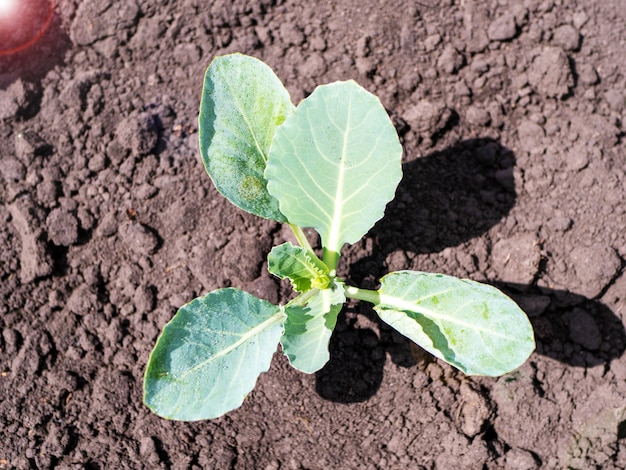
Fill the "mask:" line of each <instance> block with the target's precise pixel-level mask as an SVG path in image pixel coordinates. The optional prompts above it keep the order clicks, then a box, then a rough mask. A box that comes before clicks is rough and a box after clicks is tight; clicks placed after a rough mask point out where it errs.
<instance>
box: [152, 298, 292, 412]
mask: <svg viewBox="0 0 626 470" xmlns="http://www.w3.org/2000/svg"><path fill="white" fill-rule="evenodd" d="M284 319H285V314H284V313H283V311H282V309H281V308H280V307H277V306H275V305H272V304H271V303H269V302H266V301H264V300H260V299H257V298H256V297H254V296H253V295H251V294H248V293H246V292H243V291H240V290H238V289H220V290H216V291H213V292H211V293H209V294H207V295H205V296H203V297H198V298H197V299H194V300H192V301H191V302H190V303H188V304H187V305H184V306H183V307H181V308H180V310H178V313H177V314H176V315H175V316H174V318H173V319H172V320H171V321H170V322H169V323H168V324H167V325H165V327H164V328H163V332H162V333H161V336H160V337H159V339H158V341H157V344H156V346H155V348H154V350H153V351H152V354H151V355H150V359H149V361H148V367H147V369H146V375H145V378H144V403H145V404H146V405H147V406H148V407H149V408H150V409H151V410H152V411H153V412H154V413H156V414H158V415H159V416H162V417H164V418H168V419H177V420H183V421H195V420H200V419H210V418H217V417H218V416H221V415H223V414H224V413H227V412H228V411H231V410H233V409H235V408H237V407H239V406H240V405H241V404H242V403H243V400H244V398H245V397H246V395H247V394H248V393H249V392H250V391H251V390H252V389H253V388H254V385H255V384H256V380H257V377H258V376H259V375H260V374H261V373H262V372H266V371H267V370H268V369H269V366H270V362H271V360H272V355H273V354H274V352H275V351H276V346H277V345H278V342H279V339H280V336H281V335H282V333H283V321H284Z"/></svg>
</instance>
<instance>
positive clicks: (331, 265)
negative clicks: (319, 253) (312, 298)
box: [322, 248, 339, 276]
mask: <svg viewBox="0 0 626 470" xmlns="http://www.w3.org/2000/svg"><path fill="white" fill-rule="evenodd" d="M322 260H323V261H324V264H325V265H326V266H328V269H329V270H330V275H331V276H334V275H335V272H336V270H337V263H338V262H339V253H335V252H334V251H330V250H327V249H326V248H324V254H323V258H322Z"/></svg>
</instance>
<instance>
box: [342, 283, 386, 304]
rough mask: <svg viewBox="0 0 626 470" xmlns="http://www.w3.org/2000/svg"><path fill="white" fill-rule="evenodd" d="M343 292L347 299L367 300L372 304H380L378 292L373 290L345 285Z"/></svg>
mask: <svg viewBox="0 0 626 470" xmlns="http://www.w3.org/2000/svg"><path fill="white" fill-rule="evenodd" d="M344 293H345V294H346V297H348V298H349V299H358V300H364V301H365V302H369V303H371V304H374V305H378V304H380V294H379V293H378V292H377V291H375V290H369V289H359V288H358V287H352V286H346V287H345V290H344Z"/></svg>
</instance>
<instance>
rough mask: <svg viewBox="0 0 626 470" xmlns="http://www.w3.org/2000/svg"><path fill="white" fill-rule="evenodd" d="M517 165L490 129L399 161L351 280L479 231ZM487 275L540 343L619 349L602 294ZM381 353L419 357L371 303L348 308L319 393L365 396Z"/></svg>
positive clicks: (607, 352) (572, 357)
mask: <svg viewBox="0 0 626 470" xmlns="http://www.w3.org/2000/svg"><path fill="white" fill-rule="evenodd" d="M514 166H515V155H514V154H513V152H512V151H511V150H509V149H507V148H505V147H503V146H502V145H500V144H499V143H498V142H496V141H495V140H493V139H489V138H479V139H470V140H466V141H462V142H460V143H459V144H457V145H455V146H452V147H449V148H447V149H444V150H441V151H436V152H433V153H431V154H429V155H427V156H424V157H421V158H418V159H416V160H413V161H410V162H409V163H406V164H404V168H403V172H404V176H403V179H402V181H401V183H400V185H399V187H398V190H397V192H396V198H395V199H394V201H393V202H391V203H390V204H389V205H388V207H387V210H386V214H385V217H384V218H383V220H381V221H380V222H379V223H378V224H376V226H375V227H374V228H373V229H372V230H371V231H370V233H369V234H368V236H367V238H371V239H372V240H373V250H372V254H371V255H370V256H367V257H364V258H362V259H359V260H358V261H356V262H354V263H353V264H352V265H351V266H350V270H349V279H348V282H349V283H354V284H355V285H358V286H361V287H365V288H370V289H375V288H377V284H376V283H377V282H378V281H377V280H378V279H379V278H380V277H381V276H382V275H384V274H385V273H386V272H385V271H384V269H385V261H386V259H387V256H388V255H389V254H391V253H393V252H395V251H397V250H402V251H404V252H411V253H415V254H420V253H421V254H425V253H436V252H439V251H441V250H443V249H445V248H447V247H454V246H457V245H459V244H461V243H464V242H466V241H468V240H470V239H472V238H474V237H477V236H480V235H482V234H484V233H485V232H486V231H488V230H489V229H490V228H491V227H493V226H494V225H496V224H497V223H498V222H500V221H501V220H502V218H503V217H504V216H506V215H507V214H508V213H509V211H510V210H511V208H512V207H513V206H514V204H515V200H516V193H515V182H514V177H513V170H514ZM493 284H494V285H495V286H496V287H498V288H499V289H501V290H503V291H504V292H505V293H506V294H508V295H509V296H511V297H512V298H513V299H514V300H516V301H517V302H518V303H519V304H520V306H521V307H522V308H523V309H524V311H525V312H526V313H527V314H528V315H529V318H530V320H531V323H532V325H533V328H534V330H535V337H536V341H537V352H538V353H541V354H544V355H546V356H549V357H551V358H554V359H557V360H559V361H561V362H564V363H566V364H569V365H572V366H580V367H593V366H598V365H602V364H605V365H607V364H608V363H609V362H610V361H611V360H613V359H615V358H617V357H620V356H621V355H622V353H623V352H624V348H625V347H626V333H625V331H624V327H623V325H622V323H621V321H620V320H619V318H618V317H617V316H616V315H615V314H614V313H613V312H611V310H610V309H609V308H607V307H606V306H605V305H603V304H602V303H600V302H598V301H595V300H592V299H588V298H586V297H583V296H581V295H577V294H575V293H571V292H567V291H559V290H551V289H546V288H539V287H537V286H534V285H519V284H511V283H504V282H494V283H493ZM359 313H360V314H361V315H362V317H364V318H365V319H366V320H365V323H367V322H372V323H374V324H377V325H378V329H379V331H380V337H379V336H378V335H377V334H376V333H375V332H374V330H373V329H371V328H369V327H367V325H363V323H364V322H363V320H360V319H359ZM576 341H577V342H576ZM412 350H413V353H412ZM386 353H389V355H390V356H391V359H392V361H393V362H394V363H396V364H398V365H400V366H402V367H412V366H414V365H415V364H416V362H415V361H416V357H417V358H419V357H420V354H417V355H416V354H415V347H414V346H411V344H410V341H408V340H407V339H406V338H405V337H404V336H402V335H400V334H399V333H397V332H395V330H393V329H391V328H390V327H388V326H387V325H386V324H384V323H383V322H382V321H381V320H380V319H379V318H378V316H377V315H376V313H375V312H374V310H373V309H372V308H371V307H370V306H369V305H368V304H366V303H364V302H360V303H359V304H358V306H357V307H353V308H348V309H345V311H344V312H342V314H341V315H340V316H339V319H338V322H337V327H336V329H335V332H334V334H333V337H332V339H331V342H330V361H329V362H328V363H327V364H326V366H325V367H324V368H323V369H322V370H320V371H319V372H318V373H317V374H316V390H317V393H318V394H319V395H320V396H321V397H322V398H324V399H327V400H331V401H335V402H340V403H354V402H361V401H365V400H367V399H369V398H370V397H372V396H373V395H374V394H375V393H376V392H377V390H378V389H379V387H380V384H381V382H382V379H383V368H384V364H385V358H386ZM425 354H426V355H427V356H429V355H428V353H425ZM418 360H419V359H418ZM427 360H430V358H428V359H427Z"/></svg>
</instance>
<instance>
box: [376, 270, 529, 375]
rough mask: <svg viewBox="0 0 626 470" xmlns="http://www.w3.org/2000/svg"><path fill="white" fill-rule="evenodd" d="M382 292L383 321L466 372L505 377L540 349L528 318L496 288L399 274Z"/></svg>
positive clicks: (447, 278) (379, 307)
mask: <svg viewBox="0 0 626 470" xmlns="http://www.w3.org/2000/svg"><path fill="white" fill-rule="evenodd" d="M378 293H379V296H380V304H379V305H377V306H375V307H374V308H375V309H376V311H377V312H378V315H379V316H380V318H382V319H383V320H384V321H385V322H386V323H388V324H389V325H390V326H392V327H393V328H395V329H396V330H398V331H399V332H400V333H402V334H403V335H405V336H407V337H408V338H410V339H411V340H413V341H414V342H415V343H417V344H418V345H420V346H421V347H423V348H424V349H426V350H427V351H428V352H430V353H431V354H433V355H435V356H437V357H438V358H440V359H443V360H444V361H446V362H448V363H449V364H452V365H453V366H455V367H457V368H458V369H460V370H462V371H463V372H465V373H466V374H470V375H490V376H498V375H502V374H505V373H507V372H510V371H511V370H513V369H516V368H517V367H519V366H520V365H522V364H523V363H524V362H525V361H526V359H528V357H529V356H530V354H531V353H532V352H533V350H534V349H535V340H534V335H533V329H532V326H531V325H530V322H529V321H528V318H527V317H526V314H525V313H524V312H523V311H522V310H521V309H520V308H519V307H518V306H517V304H516V303H515V302H514V301H513V300H511V299H510V298H509V297H507V296H506V295H504V294H503V293H502V292H500V291H499V290H498V289H496V288H495V287H492V286H488V285H486V284H480V283H478V282H474V281H470V280H467V279H458V278H455V277H451V276H445V275H443V274H431V273H423V272H415V271H399V272H394V273H390V274H387V275H386V276H384V277H383V278H382V279H381V288H380V290H379V291H378Z"/></svg>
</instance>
